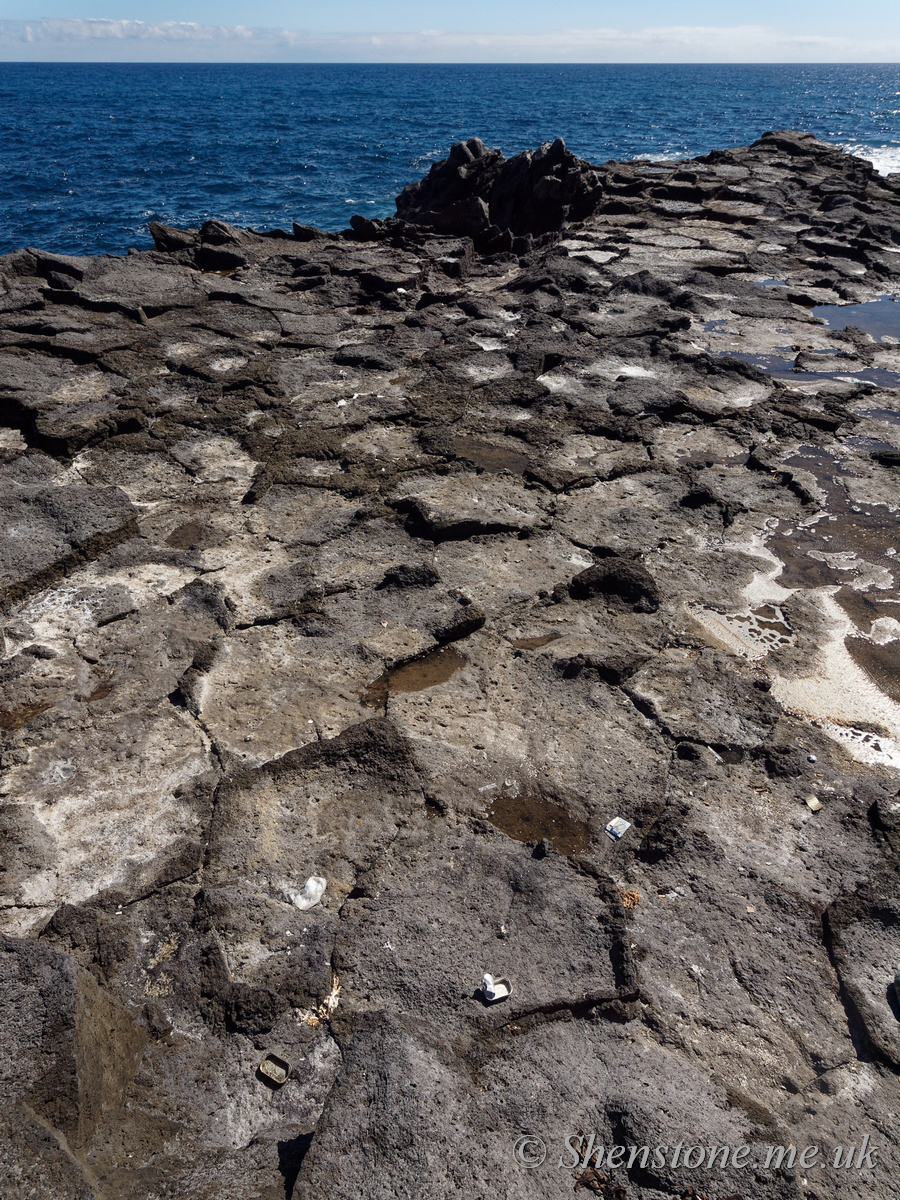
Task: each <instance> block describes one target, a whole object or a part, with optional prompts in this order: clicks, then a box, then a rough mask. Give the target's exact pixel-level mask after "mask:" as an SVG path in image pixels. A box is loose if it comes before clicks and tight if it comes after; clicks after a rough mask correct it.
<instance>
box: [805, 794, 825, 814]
mask: <svg viewBox="0 0 900 1200" xmlns="http://www.w3.org/2000/svg"><path fill="white" fill-rule="evenodd" d="M803 799H804V800H805V801H806V807H807V808H809V809H811V810H812V811H813V812H818V811H819V809H820V808H821V807H822V801H821V800H820V799H819V797H818V796H804V797H803Z"/></svg>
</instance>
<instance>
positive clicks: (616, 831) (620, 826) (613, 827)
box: [606, 817, 631, 842]
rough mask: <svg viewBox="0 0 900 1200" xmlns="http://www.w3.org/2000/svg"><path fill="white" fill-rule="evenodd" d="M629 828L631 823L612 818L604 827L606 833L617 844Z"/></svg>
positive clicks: (621, 818)
mask: <svg viewBox="0 0 900 1200" xmlns="http://www.w3.org/2000/svg"><path fill="white" fill-rule="evenodd" d="M630 828H631V822H630V821H626V820H625V819H624V818H623V817H613V819H612V820H611V821H610V823H609V824H608V825H607V826H606V833H607V835H608V836H609V837H611V838H612V840H613V841H614V842H617V841H618V840H619V838H620V837H623V836H624V835H625V834H626V833H627V832H628V830H629V829H630Z"/></svg>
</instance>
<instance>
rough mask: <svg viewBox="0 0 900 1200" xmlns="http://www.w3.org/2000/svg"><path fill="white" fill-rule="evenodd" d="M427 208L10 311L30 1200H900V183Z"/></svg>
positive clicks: (688, 189)
mask: <svg viewBox="0 0 900 1200" xmlns="http://www.w3.org/2000/svg"><path fill="white" fill-rule="evenodd" d="M397 207H398V216H397V217H396V218H394V219H391V220H388V221H371V220H367V219H365V218H362V217H354V218H353V220H352V222H351V225H352V228H351V229H350V230H348V231H345V232H344V233H342V234H327V233H324V232H322V231H319V230H315V229H311V228H309V227H305V226H300V225H297V226H295V227H294V228H293V229H292V230H290V231H273V232H272V233H268V234H257V233H255V232H253V231H252V230H251V231H247V230H238V229H235V228H233V227H231V226H229V225H227V224H225V223H224V222H221V221H216V220H211V221H208V222H207V223H206V224H205V225H204V226H203V227H202V228H201V229H199V230H176V229H172V228H169V227H164V226H153V227H152V232H153V235H154V239H155V241H156V245H157V249H156V250H154V251H149V252H143V253H133V254H131V255H129V256H128V257H127V258H75V257H70V256H63V255H56V254H53V253H51V252H49V251H44V250H39V249H34V248H31V249H26V250H22V251H19V252H17V253H15V254H12V255H8V256H6V257H5V258H4V259H2V260H0V474H2V477H3V487H2V499H0V512H2V520H0V547H2V549H0V572H2V577H0V601H2V618H3V658H2V661H0V688H2V695H0V740H2V744H0V769H2V775H0V823H2V829H3V843H2V844H3V862H2V874H0V879H2V883H3V898H2V909H0V928H2V935H3V936H2V940H0V1022H2V1030H3V1037H2V1039H0V1040H2V1049H0V1056H2V1057H3V1061H4V1070H3V1072H2V1076H3V1083H2V1084H0V1090H2V1098H3V1103H2V1105H0V1109H2V1118H0V1122H2V1131H0V1132H2V1135H3V1136H2V1137H0V1142H2V1149H0V1181H2V1186H0V1191H2V1194H3V1196H4V1198H9V1200H25V1198H26V1197H35V1196H45V1195H51V1194H52V1195H55V1196H61V1197H66V1198H67V1200H68V1198H69V1197H72V1198H73V1200H75V1198H77V1200H88V1198H89V1197H93V1198H95V1200H118V1198H120V1197H121V1198H123V1200H163V1198H164V1197H175V1196H177V1197H179V1198H182V1200H207V1198H211V1197H216V1198H217V1200H251V1198H253V1200H256V1198H258V1197H263V1198H266V1200H284V1197H288V1198H290V1197H293V1198H294V1200H324V1198H325V1197H329V1198H331V1197H336V1196H338V1195H344V1194H347V1195H355V1194H365V1195H366V1196H371V1197H385V1198H388V1197H417V1198H419V1197H421V1198H423V1200H441V1198H443V1197H447V1196H450V1195H460V1196H467V1197H482V1196H484V1197H487V1196H491V1195H505V1196H509V1197H522V1198H523V1200H525V1198H526V1197H546V1196H552V1195H559V1196H563V1195H565V1194H568V1193H569V1192H571V1190H572V1188H573V1187H574V1186H575V1185H576V1183H577V1184H578V1186H579V1188H581V1189H584V1190H587V1191H592V1192H594V1193H595V1194H604V1195H607V1196H617V1197H618V1196H621V1193H620V1192H616V1189H617V1188H624V1189H625V1191H626V1192H627V1197H628V1198H629V1200H663V1198H669V1197H682V1196H684V1195H690V1194H692V1193H690V1192H688V1191H687V1189H689V1188H692V1187H693V1188H696V1191H697V1192H698V1193H702V1194H703V1195H706V1196H708V1197H710V1198H711V1200H724V1198H725V1197H733V1196H738V1197H743V1198H744V1200H749V1198H751V1197H753V1198H760V1200H762V1198H765V1200H776V1198H778V1200H780V1198H782V1197H785V1198H787V1197H796V1198H798V1200H799V1198H801V1197H807V1198H810V1200H814V1198H818V1200H824V1197H826V1196H836V1195H840V1196H841V1197H842V1198H843V1200H851V1198H857V1200H880V1198H882V1197H883V1198H884V1200H887V1198H888V1197H889V1196H892V1195H893V1193H894V1190H895V1180H896V1178H897V1172H898V1170H900V1145H898V1137H897V1132H896V1130H897V1123H896V1110H897V1077H898V1073H900V1001H898V995H900V993H898V990H897V985H896V984H895V975H896V974H897V972H898V971H900V933H898V930H900V897H898V891H897V868H898V865H900V861H898V855H900V659H898V650H897V647H898V639H900V578H898V574H897V572H898V568H897V567H896V565H895V564H896V561H897V555H898V551H900V540H898V534H897V509H898V506H900V491H898V483H897V473H896V472H897V463H898V462H900V440H898V438H900V304H898V305H894V304H893V302H892V301H891V300H890V299H884V297H890V296H892V295H895V294H896V293H897V291H898V288H900V282H898V281H900V193H898V190H897V180H896V178H893V179H889V180H888V179H884V178H882V177H879V176H878V175H876V174H874V172H873V171H872V169H871V167H870V166H869V164H867V163H865V162H862V161H861V160H858V159H855V158H852V157H850V156H847V155H844V154H842V153H841V152H839V151H838V150H836V149H835V148H833V147H830V146H826V145H824V144H822V143H819V142H816V141H815V139H813V138H812V137H811V136H809V135H806V134H799V133H791V132H780V133H772V134H767V135H765V136H764V137H763V138H762V139H761V140H760V141H759V142H757V143H755V144H754V145H753V146H751V147H745V148H739V149H735V150H727V151H716V152H714V153H712V154H710V155H707V156H705V157H704V158H702V159H696V160H691V161H685V162H678V163H659V164H653V163H645V162H631V163H607V164H603V165H591V164H587V163H584V162H582V161H580V160H578V159H576V158H574V156H572V155H571V154H570V153H569V152H568V151H567V150H566V148H565V146H564V144H563V143H562V142H560V141H557V142H555V143H548V144H547V145H546V146H543V147H541V148H540V149H538V150H536V151H533V152H528V153H527V154H524V155H520V156H517V157H516V158H514V159H511V160H509V161H506V160H504V159H503V156H502V155H500V154H499V152H497V151H492V150H489V149H488V148H486V147H485V146H484V145H483V144H482V143H480V142H479V141H478V140H477V139H474V138H473V139H471V140H470V141H469V142H467V143H464V144H463V143H461V144H460V145H458V146H456V147H454V148H453V151H452V152H451V155H450V157H449V158H448V159H447V160H446V161H445V162H443V163H439V164H436V165H435V167H434V168H432V170H431V172H430V174H429V176H428V177H426V179H424V180H423V181H421V182H420V183H418V184H412V185H410V187H408V188H407V189H406V190H405V191H404V193H403V194H402V195H401V196H400V197H399V198H398V205H397ZM879 298H882V299H879ZM875 301H878V303H872V302H875ZM869 304H871V311H872V315H873V320H872V323H871V330H870V329H867V322H868V315H867V314H868V312H869V309H868V308H867V305H869ZM840 306H852V323H850V324H847V322H846V321H842V319H841V307H840ZM892 313H896V320H894V321H893V324H892ZM876 316H877V320H876V319H875V317H876ZM616 817H621V818H624V820H625V821H626V822H628V828H627V829H626V830H625V831H624V833H622V835H621V837H619V839H618V840H614V838H613V836H612V835H610V834H608V833H607V832H606V827H607V825H608V824H609V822H610V821H612V820H613V819H614V818H616ZM311 876H321V877H323V878H324V879H325V880H326V881H327V887H326V890H325V893H324V896H323V897H322V900H321V902H320V903H319V904H318V905H316V906H315V907H311V908H306V909H304V908H302V907H299V906H298V904H297V902H296V901H297V898H298V897H301V895H302V889H303V885H304V883H305V881H306V880H307V879H309V878H310V877H311ZM486 972H489V973H490V974H492V975H493V976H494V977H495V978H497V979H506V980H508V981H509V983H510V984H511V994H510V995H509V996H508V997H507V998H505V999H502V1000H500V1001H499V1002H497V1001H495V1002H493V1003H492V1002H490V1001H489V999H488V998H487V997H486V996H485V994H484V992H483V991H482V985H481V981H482V977H483V975H484V974H485V973H486ZM267 1054H268V1055H273V1056H275V1059H276V1060H277V1062H279V1063H283V1064H287V1068H288V1075H287V1079H286V1081H285V1082H283V1083H280V1082H279V1081H278V1080H276V1079H273V1078H272V1077H271V1076H270V1075H267V1074H266V1071H265V1070H261V1069H260V1068H261V1065H264V1063H263V1060H264V1056H265V1055H267ZM592 1133H593V1134H595V1135H596V1138H595V1144H596V1146H599V1145H600V1144H601V1143H602V1144H603V1146H604V1147H606V1150H607V1151H608V1150H609V1148H610V1147H612V1146H614V1145H620V1146H626V1147H629V1148H630V1147H638V1148H639V1147H643V1146H648V1147H651V1148H653V1147H656V1146H665V1147H668V1148H670V1149H669V1151H667V1157H666V1160H665V1162H664V1163H663V1164H662V1165H659V1163H658V1162H654V1159H653V1157H652V1155H651V1157H650V1158H649V1160H646V1161H644V1162H643V1163H642V1162H641V1160H640V1159H639V1158H638V1159H637V1160H636V1161H634V1162H632V1164H631V1166H630V1167H629V1166H628V1164H627V1155H626V1156H625V1161H624V1162H622V1161H621V1160H620V1159H617V1158H616V1156H615V1155H614V1156H613V1162H612V1163H608V1162H607V1159H606V1158H602V1159H601V1160H600V1161H596V1160H595V1159H594V1158H591V1157H590V1155H591V1146H590V1141H589V1139H590V1136H591V1134H592ZM576 1134H577V1135H578V1136H577V1137H576V1139H575V1145H576V1146H577V1147H579V1148H580V1157H578V1158H576V1161H574V1162H573V1151H572V1150H570V1149H569V1148H568V1147H567V1139H568V1138H570V1136H571V1135H576ZM865 1135H868V1137H869V1142H868V1147H869V1149H871V1148H872V1147H874V1148H875V1150H876V1151H877V1153H876V1155H875V1163H874V1165H872V1160H871V1158H870V1159H869V1160H863V1159H860V1161H859V1163H858V1164H856V1161H855V1165H854V1166H853V1167H852V1168H849V1169H848V1168H845V1167H840V1168H835V1167H834V1165H833V1164H834V1155H835V1149H836V1148H837V1147H841V1148H842V1149H845V1148H847V1147H849V1146H851V1145H852V1146H855V1147H856V1148H857V1149H859V1147H860V1146H861V1145H862V1139H863V1137H864V1136H865ZM536 1137H537V1138H540V1139H542V1141H543V1143H544V1144H545V1147H546V1158H545V1159H544V1160H542V1161H540V1162H537V1159H539V1158H540V1153H539V1151H540V1147H539V1144H538V1143H536V1142H534V1141H533V1140H532V1141H526V1142H524V1143H523V1142H521V1141H520V1139H523V1138H526V1139H527V1138H531V1139H533V1138H536ZM579 1138H581V1140H580V1141H579ZM678 1143H683V1144H684V1146H685V1147H691V1146H698V1145H700V1146H703V1147H705V1148H710V1147H714V1146H720V1147H721V1146H728V1147H730V1151H731V1152H735V1151H740V1150H741V1149H742V1148H743V1150H745V1151H746V1153H745V1154H743V1155H741V1156H739V1161H738V1163H737V1164H735V1162H734V1160H733V1158H732V1159H729V1166H728V1168H727V1169H722V1168H721V1167H719V1166H716V1167H714V1168H712V1169H707V1168H702V1169H700V1168H697V1167H691V1166H688V1167H684V1166H683V1164H682V1163H680V1162H678V1163H673V1161H672V1154H671V1151H672V1150H674V1148H675V1147H676V1146H677V1145H678ZM517 1144H518V1145H519V1151H518V1153H519V1157H518V1158H517V1157H516V1154H515V1153H514V1149H515V1147H516V1146H517ZM791 1145H792V1146H793V1147H794V1148H795V1150H796V1154H797V1160H796V1161H794V1158H792V1157H790V1156H789V1155H788V1149H787V1148H788V1147H790V1146H791ZM771 1146H782V1147H785V1148H786V1149H785V1154H786V1155H788V1157H786V1158H785V1160H784V1161H783V1162H780V1164H779V1162H775V1163H772V1162H770V1163H769V1165H768V1166H766V1165H765V1164H766V1154H767V1148H768V1147H771ZM813 1146H817V1147H819V1148H820V1151H819V1155H818V1159H817V1162H816V1164H815V1165H813V1166H810V1165H809V1164H808V1163H807V1164H803V1165H801V1163H800V1161H799V1154H800V1151H802V1150H803V1149H805V1148H807V1147H813ZM695 1157H696V1156H695ZM560 1161H561V1162H562V1164H563V1166H562V1167H560V1166H559V1165H558V1164H559V1163H560ZM595 1163H596V1166H595ZM741 1163H743V1164H744V1165H741ZM819 1163H823V1164H825V1165H824V1166H819V1165H818V1164H819ZM576 1166H577V1167H578V1169H579V1177H578V1178H576V1175H575V1167H576ZM592 1171H593V1172H594V1173H592Z"/></svg>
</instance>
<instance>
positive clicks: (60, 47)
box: [0, 18, 900, 63]
mask: <svg viewBox="0 0 900 1200" xmlns="http://www.w3.org/2000/svg"><path fill="white" fill-rule="evenodd" d="M0 57H2V58H5V59H7V61H9V60H19V61H22V60H29V61H41V60H56V61H66V60H83V61H110V60H119V61H136V60H143V61H161V62H169V61H185V62H187V61H200V62H216V61H225V62H228V61H236V62H267V61H269V62H582V63H583V62H598V63H602V62H634V63H647V62H660V63H663V62H782V63H797V62H896V61H897V60H898V59H900V39H893V40H884V41H877V42H876V41H869V40H854V39H852V38H836V37H818V36H815V35H808V36H796V35H786V34H782V33H779V31H778V30H776V29H772V28H770V27H767V26H763V25H740V26H730V27H726V26H688V25H683V26H682V25H670V26H659V27H655V28H648V29H641V30H637V31H630V30H623V29H569V30H557V31H554V32H548V33H540V34H506V33H477V34H476V33H465V32H452V31H446V30H436V29H425V30H420V31H410V32H408V33H381V32H377V31H375V32H371V33H359V34H328V33H309V32H304V31H298V30H284V29H257V28H253V27H251V26H247V25H230V26H226V25H198V24H194V23H191V22H183V21H157V22H144V21H115V20H88V19H66V18H47V19H44V20H39V21H0Z"/></svg>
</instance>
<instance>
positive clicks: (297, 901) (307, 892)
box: [285, 875, 327, 912]
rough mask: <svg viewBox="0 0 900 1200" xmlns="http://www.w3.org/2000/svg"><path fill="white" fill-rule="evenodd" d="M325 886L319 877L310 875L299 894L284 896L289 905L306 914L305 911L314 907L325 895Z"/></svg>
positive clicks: (290, 893) (287, 893)
mask: <svg viewBox="0 0 900 1200" xmlns="http://www.w3.org/2000/svg"><path fill="white" fill-rule="evenodd" d="M326 886H327V885H326V881H325V880H324V879H323V878H322V876H321V875H310V877H309V879H307V881H306V883H304V885H303V887H302V888H301V889H300V891H299V892H285V896H286V897H287V898H288V900H290V902H291V904H294V905H296V907H297V908H299V909H302V911H303V912H306V910H307V909H309V908H315V907H316V905H317V904H318V903H319V901H320V900H321V899H322V896H323V895H324V894H325V888H326Z"/></svg>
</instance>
